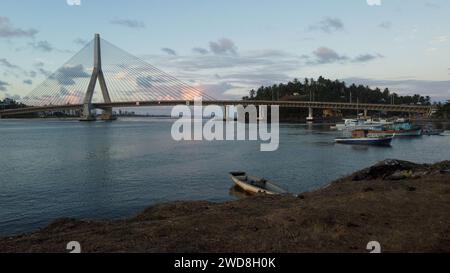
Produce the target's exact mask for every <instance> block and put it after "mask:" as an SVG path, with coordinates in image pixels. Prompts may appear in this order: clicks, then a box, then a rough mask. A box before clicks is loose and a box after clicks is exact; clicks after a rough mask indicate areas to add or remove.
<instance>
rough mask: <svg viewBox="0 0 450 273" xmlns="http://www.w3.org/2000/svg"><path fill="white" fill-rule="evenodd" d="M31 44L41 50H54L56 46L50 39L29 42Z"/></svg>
mask: <svg viewBox="0 0 450 273" xmlns="http://www.w3.org/2000/svg"><path fill="white" fill-rule="evenodd" d="M29 45H30V46H31V47H32V48H34V49H36V50H39V51H43V52H52V51H53V50H54V49H55V48H54V47H53V46H52V45H51V44H50V43H49V42H48V41H38V42H33V43H29Z"/></svg>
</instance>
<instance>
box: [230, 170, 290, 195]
mask: <svg viewBox="0 0 450 273" xmlns="http://www.w3.org/2000/svg"><path fill="white" fill-rule="evenodd" d="M230 175H231V179H232V180H233V182H234V183H235V184H236V186H238V187H239V188H241V189H242V190H244V191H245V192H248V193H251V194H257V193H265V194H270V195H275V194H287V193H288V191H287V190H285V189H283V188H281V187H280V186H278V185H276V184H275V183H274V182H271V181H268V180H266V179H264V178H259V177H255V176H249V175H247V173H245V172H230Z"/></svg>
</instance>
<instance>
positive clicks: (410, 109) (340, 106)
mask: <svg viewBox="0 0 450 273" xmlns="http://www.w3.org/2000/svg"><path fill="white" fill-rule="evenodd" d="M202 103H203V105H220V106H225V105H230V106H231V105H244V106H247V105H255V106H259V105H279V106H280V107H286V108H314V109H337V110H357V109H359V110H368V111H385V112H405V113H419V114H429V113H430V112H431V111H432V109H433V107H432V106H418V105H391V104H366V103H342V102H309V101H242V100H215V101H203V102H202ZM186 104H189V105H194V101H192V100H190V101H189V100H188V101H185V100H176V101H140V102H112V103H93V104H92V105H93V107H94V108H98V109H104V108H111V107H112V108H121V107H145V106H175V105H186ZM82 107H83V105H82V104H70V105H69V104H67V105H47V106H37V107H27V108H20V109H9V110H3V111H0V116H14V115H21V114H30V113H39V112H46V111H61V110H79V109H82Z"/></svg>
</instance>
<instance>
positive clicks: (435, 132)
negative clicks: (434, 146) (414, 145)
mask: <svg viewBox="0 0 450 273" xmlns="http://www.w3.org/2000/svg"><path fill="white" fill-rule="evenodd" d="M444 132H445V130H443V129H435V128H433V127H432V126H429V127H426V128H424V129H423V130H422V135H424V136H440V135H442V134H443V133H444Z"/></svg>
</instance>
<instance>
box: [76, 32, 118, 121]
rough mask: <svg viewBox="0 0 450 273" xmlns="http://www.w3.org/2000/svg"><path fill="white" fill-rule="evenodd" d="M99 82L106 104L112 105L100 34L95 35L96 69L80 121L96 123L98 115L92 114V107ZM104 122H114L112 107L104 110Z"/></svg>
mask: <svg viewBox="0 0 450 273" xmlns="http://www.w3.org/2000/svg"><path fill="white" fill-rule="evenodd" d="M97 80H98V82H99V84H100V89H101V90H102V95H103V100H104V101H105V103H107V104H108V103H111V97H110V96H109V92H108V87H107V86H106V80H105V75H104V74H103V70H102V55H101V45H100V34H95V38H94V69H93V70H92V75H91V80H90V81H89V85H88V88H87V91H86V95H85V96H84V100H83V110H82V114H81V119H80V121H95V120H96V115H95V114H93V113H92V110H94V108H93V106H92V97H93V96H94V90H95V85H96V84H97ZM101 119H102V120H114V119H115V117H114V116H113V112H112V107H106V108H104V109H103V114H102V116H101Z"/></svg>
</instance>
